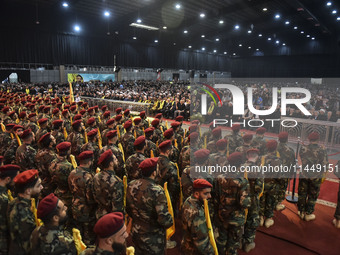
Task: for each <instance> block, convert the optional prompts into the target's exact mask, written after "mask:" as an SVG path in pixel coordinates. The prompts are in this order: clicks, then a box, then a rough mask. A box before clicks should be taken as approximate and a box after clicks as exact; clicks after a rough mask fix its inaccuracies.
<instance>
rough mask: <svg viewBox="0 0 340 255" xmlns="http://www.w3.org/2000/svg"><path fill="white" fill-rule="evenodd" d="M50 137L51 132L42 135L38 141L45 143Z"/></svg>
mask: <svg viewBox="0 0 340 255" xmlns="http://www.w3.org/2000/svg"><path fill="white" fill-rule="evenodd" d="M50 138H51V133H46V134H44V135H43V136H42V137H40V139H39V141H38V143H43V142H45V141H47V140H48V139H50Z"/></svg>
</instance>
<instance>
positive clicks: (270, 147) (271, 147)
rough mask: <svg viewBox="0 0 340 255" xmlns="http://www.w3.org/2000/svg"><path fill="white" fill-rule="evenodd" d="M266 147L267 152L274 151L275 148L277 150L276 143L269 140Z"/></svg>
mask: <svg viewBox="0 0 340 255" xmlns="http://www.w3.org/2000/svg"><path fill="white" fill-rule="evenodd" d="M266 147H267V150H268V151H269V152H272V151H275V150H276V148H277V141H276V140H269V141H268V142H267V143H266Z"/></svg>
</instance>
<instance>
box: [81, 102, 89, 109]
mask: <svg viewBox="0 0 340 255" xmlns="http://www.w3.org/2000/svg"><path fill="white" fill-rule="evenodd" d="M88 105H89V104H88V103H87V102H84V103H82V105H81V106H82V107H84V108H86V107H87V106H88Z"/></svg>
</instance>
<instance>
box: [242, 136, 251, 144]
mask: <svg viewBox="0 0 340 255" xmlns="http://www.w3.org/2000/svg"><path fill="white" fill-rule="evenodd" d="M242 139H243V141H244V142H245V143H248V142H250V141H251V140H252V139H253V135H252V134H245V135H244V136H243V137H242Z"/></svg>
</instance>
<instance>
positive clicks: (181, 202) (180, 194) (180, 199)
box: [175, 163, 183, 208]
mask: <svg viewBox="0 0 340 255" xmlns="http://www.w3.org/2000/svg"><path fill="white" fill-rule="evenodd" d="M175 165H176V168H177V178H178V182H179V208H182V205H183V191H182V185H181V176H180V174H179V168H178V164H177V163H175Z"/></svg>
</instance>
